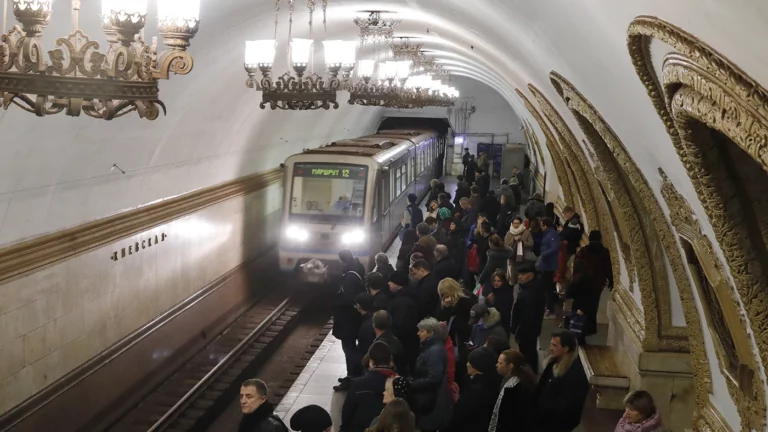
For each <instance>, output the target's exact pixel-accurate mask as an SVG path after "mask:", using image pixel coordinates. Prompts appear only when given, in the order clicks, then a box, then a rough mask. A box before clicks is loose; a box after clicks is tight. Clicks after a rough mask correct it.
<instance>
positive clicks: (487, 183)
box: [475, 171, 491, 198]
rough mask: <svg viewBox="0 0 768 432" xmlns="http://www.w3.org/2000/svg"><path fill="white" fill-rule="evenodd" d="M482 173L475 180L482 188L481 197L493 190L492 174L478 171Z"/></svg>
mask: <svg viewBox="0 0 768 432" xmlns="http://www.w3.org/2000/svg"><path fill="white" fill-rule="evenodd" d="M478 173H480V175H479V176H477V180H475V184H476V185H477V187H479V188H480V197H481V198H485V197H486V196H487V195H488V191H490V190H491V176H490V175H488V172H486V171H478Z"/></svg>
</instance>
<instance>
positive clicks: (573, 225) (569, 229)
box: [560, 205, 584, 261]
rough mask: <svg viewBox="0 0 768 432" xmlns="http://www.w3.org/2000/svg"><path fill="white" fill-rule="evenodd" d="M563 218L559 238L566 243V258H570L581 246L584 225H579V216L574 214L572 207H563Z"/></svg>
mask: <svg viewBox="0 0 768 432" xmlns="http://www.w3.org/2000/svg"><path fill="white" fill-rule="evenodd" d="M563 216H564V217H565V222H563V228H562V229H561V230H560V238H561V239H562V240H563V241H567V242H568V258H570V257H571V256H572V255H573V254H575V253H576V250H577V249H578V248H579V245H580V244H581V237H582V236H584V224H583V223H581V216H579V214H578V213H576V210H575V209H574V208H573V207H572V206H569V205H567V206H565V207H563ZM566 261H567V260H566Z"/></svg>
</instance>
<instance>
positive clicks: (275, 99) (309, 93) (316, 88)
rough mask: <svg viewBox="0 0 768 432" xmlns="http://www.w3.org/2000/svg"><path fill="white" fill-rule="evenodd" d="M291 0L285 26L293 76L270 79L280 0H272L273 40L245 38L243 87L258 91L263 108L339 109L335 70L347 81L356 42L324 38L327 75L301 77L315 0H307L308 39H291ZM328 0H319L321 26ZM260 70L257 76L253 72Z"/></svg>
mask: <svg viewBox="0 0 768 432" xmlns="http://www.w3.org/2000/svg"><path fill="white" fill-rule="evenodd" d="M294 3H295V0H288V10H289V21H288V22H289V25H288V40H289V41H290V59H291V64H292V67H293V72H294V73H295V75H296V76H295V77H294V76H293V75H291V73H290V72H286V73H284V74H283V75H281V76H279V77H278V78H277V80H276V81H275V80H273V79H272V68H273V66H274V62H275V54H276V50H277V40H276V39H277V24H278V15H279V12H280V0H276V1H275V39H268V40H257V41H249V42H246V43H245V71H246V72H247V73H248V79H247V80H246V83H245V84H246V86H247V87H248V88H252V89H256V90H258V91H261V92H262V100H261V103H260V104H259V106H260V107H261V109H265V108H266V107H267V106H269V107H270V108H271V109H273V110H276V109H283V110H299V111H308V110H317V109H326V110H327V109H330V108H331V107H333V109H338V108H339V103H338V102H337V101H336V92H337V91H338V90H339V89H340V87H341V80H339V72H341V73H342V79H344V80H348V79H349V78H350V76H351V74H352V70H353V69H354V67H355V55H356V52H357V42H356V41H341V40H328V41H324V42H323V45H324V46H325V64H326V68H327V71H328V78H327V79H323V78H322V77H321V76H319V75H317V74H316V73H310V74H309V75H307V76H305V74H306V72H307V67H308V66H309V65H310V63H311V57H312V51H313V49H312V48H313V44H314V41H313V40H312V39H311V37H312V15H313V13H314V11H315V4H316V0H309V1H308V2H307V7H308V8H309V17H310V18H309V34H310V39H295V38H292V37H291V28H292V26H293V11H294ZM327 7H328V0H323V1H322V9H323V26H324V27H325V25H326V10H327ZM257 72H261V79H260V80H259V79H258V78H257V77H256V73H257Z"/></svg>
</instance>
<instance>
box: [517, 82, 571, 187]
mask: <svg viewBox="0 0 768 432" xmlns="http://www.w3.org/2000/svg"><path fill="white" fill-rule="evenodd" d="M515 91H516V92H517V95H518V96H520V99H522V100H523V103H524V104H525V108H526V109H527V110H528V112H530V113H531V115H532V116H533V118H534V120H536V123H538V124H539V128H540V129H541V131H542V132H543V133H544V138H545V140H546V141H545V144H546V146H547V150H549V154H550V155H551V156H552V163H553V164H554V165H555V172H556V173H557V179H558V181H559V182H560V186H561V187H562V189H563V197H564V198H565V200H566V201H568V202H574V201H573V199H574V197H575V196H574V195H573V192H572V191H573V189H571V187H572V186H571V179H570V178H569V177H568V173H567V172H566V170H565V163H564V161H563V156H562V154H561V153H560V149H559V145H558V143H557V141H556V140H555V136H554V135H553V134H552V130H550V129H549V126H548V125H547V123H546V122H545V121H544V118H543V117H542V116H541V114H540V113H539V110H537V109H536V107H534V106H533V104H532V103H531V101H530V100H529V99H528V97H527V96H526V95H525V94H523V92H522V91H520V89H515Z"/></svg>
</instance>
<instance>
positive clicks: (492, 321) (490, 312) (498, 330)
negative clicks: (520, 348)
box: [469, 303, 509, 349]
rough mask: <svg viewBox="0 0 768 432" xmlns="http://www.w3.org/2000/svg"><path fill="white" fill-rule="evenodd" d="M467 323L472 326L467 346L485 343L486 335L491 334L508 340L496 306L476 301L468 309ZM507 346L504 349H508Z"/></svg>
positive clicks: (479, 345) (478, 345) (477, 345)
mask: <svg viewBox="0 0 768 432" xmlns="http://www.w3.org/2000/svg"><path fill="white" fill-rule="evenodd" d="M469 324H470V325H471V326H472V335H471V336H470V338H469V348H470V349H474V348H475V347H481V346H483V345H485V342H486V341H487V340H488V336H490V335H493V336H496V337H498V338H499V339H501V340H503V341H508V340H509V335H508V334H507V331H506V330H504V326H502V325H501V313H499V311H498V310H496V308H492V307H491V308H489V307H488V305H486V304H483V303H478V304H476V305H474V306H472V309H471V310H470V311H469ZM508 348H509V346H507V347H505V348H504V349H508Z"/></svg>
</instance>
